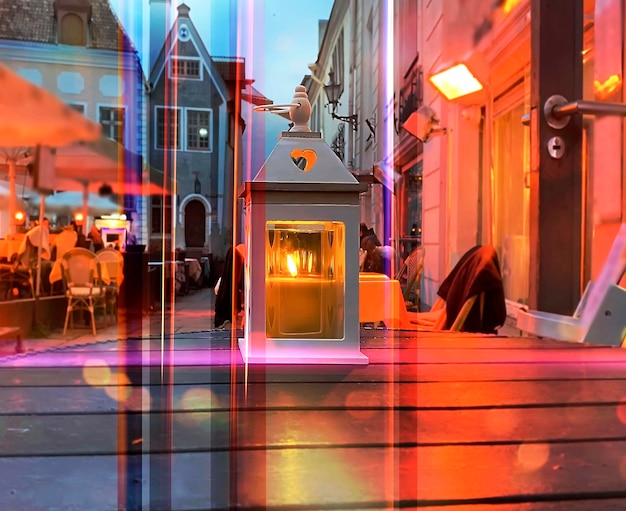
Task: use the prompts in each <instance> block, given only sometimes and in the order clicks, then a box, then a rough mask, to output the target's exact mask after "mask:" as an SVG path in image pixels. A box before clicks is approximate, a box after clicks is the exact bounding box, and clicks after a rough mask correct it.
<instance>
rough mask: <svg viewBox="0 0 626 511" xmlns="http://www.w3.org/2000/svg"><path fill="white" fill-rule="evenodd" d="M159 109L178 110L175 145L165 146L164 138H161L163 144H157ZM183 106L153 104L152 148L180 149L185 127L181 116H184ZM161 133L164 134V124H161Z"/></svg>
mask: <svg viewBox="0 0 626 511" xmlns="http://www.w3.org/2000/svg"><path fill="white" fill-rule="evenodd" d="M159 110H178V116H177V118H178V123H177V127H178V133H177V135H178V139H177V144H176V145H175V146H173V145H171V144H170V145H169V146H167V147H166V146H165V139H164V140H163V144H162V146H159V145H158V142H159V114H158V111H159ZM184 110H185V109H184V108H183V107H180V106H167V105H154V131H153V136H154V149H155V150H156V151H180V150H181V149H182V140H183V137H184V136H185V134H184V132H183V131H184V128H185V120H184V118H183V116H184ZM163 122H164V123H165V117H164V118H163ZM163 133H164V134H165V126H163Z"/></svg>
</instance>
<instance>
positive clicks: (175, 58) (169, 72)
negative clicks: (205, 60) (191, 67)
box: [167, 55, 204, 81]
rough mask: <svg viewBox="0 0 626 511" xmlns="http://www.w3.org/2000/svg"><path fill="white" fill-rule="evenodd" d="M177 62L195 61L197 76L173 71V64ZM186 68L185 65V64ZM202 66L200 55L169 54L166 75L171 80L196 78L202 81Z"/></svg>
mask: <svg viewBox="0 0 626 511" xmlns="http://www.w3.org/2000/svg"><path fill="white" fill-rule="evenodd" d="M177 62H197V63H198V76H188V75H179V74H178V73H174V72H173V71H174V65H175V63H177ZM185 68H187V66H185ZM203 68H204V66H203V65H202V59H201V58H200V57H181V56H174V55H171V56H170V57H169V58H168V64H167V75H168V78H170V79H172V80H196V81H202V80H203V79H204V76H203V75H204V70H203Z"/></svg>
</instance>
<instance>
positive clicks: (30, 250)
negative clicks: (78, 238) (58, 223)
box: [17, 218, 52, 292]
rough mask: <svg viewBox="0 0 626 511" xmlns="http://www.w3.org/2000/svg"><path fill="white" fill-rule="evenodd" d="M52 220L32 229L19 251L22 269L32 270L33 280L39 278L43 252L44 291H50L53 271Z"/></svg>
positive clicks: (45, 219)
mask: <svg viewBox="0 0 626 511" xmlns="http://www.w3.org/2000/svg"><path fill="white" fill-rule="evenodd" d="M49 237H50V220H48V218H44V219H43V222H42V224H41V225H36V226H35V227H33V228H31V229H30V230H29V231H28V232H27V233H26V235H25V236H24V239H23V240H22V244H21V245H20V248H19V249H18V251H17V260H18V262H19V264H20V265H21V266H22V267H25V268H28V269H30V271H31V272H32V275H33V279H36V276H37V261H38V257H39V256H38V253H39V252H41V282H42V289H44V291H47V292H49V291H50V280H49V278H48V276H49V275H50V271H51V270H52V262H51V261H50V242H49Z"/></svg>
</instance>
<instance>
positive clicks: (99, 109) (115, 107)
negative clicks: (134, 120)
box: [97, 103, 127, 146]
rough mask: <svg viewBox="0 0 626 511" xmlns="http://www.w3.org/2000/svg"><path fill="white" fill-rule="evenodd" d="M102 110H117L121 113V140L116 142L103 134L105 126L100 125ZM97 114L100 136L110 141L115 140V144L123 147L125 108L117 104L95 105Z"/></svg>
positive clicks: (124, 139)
mask: <svg viewBox="0 0 626 511" xmlns="http://www.w3.org/2000/svg"><path fill="white" fill-rule="evenodd" d="M103 109H107V110H109V111H112V110H118V111H121V112H122V114H123V116H124V118H123V119H122V137H121V140H117V139H116V138H114V137H110V136H108V135H107V134H106V133H105V125H104V124H102V110H103ZM97 112H98V123H99V124H100V126H101V127H102V135H103V136H105V137H107V138H111V139H112V140H115V141H116V142H117V143H119V144H121V145H123V146H125V145H126V117H127V116H126V106H125V105H119V104H107V103H98V105H97ZM107 126H113V125H112V124H109V125H107Z"/></svg>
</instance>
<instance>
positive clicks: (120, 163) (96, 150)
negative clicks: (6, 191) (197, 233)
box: [0, 137, 174, 196]
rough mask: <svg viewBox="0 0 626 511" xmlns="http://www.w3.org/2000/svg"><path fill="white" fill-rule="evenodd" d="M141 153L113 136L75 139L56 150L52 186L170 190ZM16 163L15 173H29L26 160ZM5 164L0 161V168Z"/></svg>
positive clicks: (5, 168)
mask: <svg viewBox="0 0 626 511" xmlns="http://www.w3.org/2000/svg"><path fill="white" fill-rule="evenodd" d="M141 160H142V158H141V156H140V155H138V154H136V153H133V152H132V151H129V150H128V149H126V148H124V147H123V146H122V145H120V144H119V143H117V142H116V141H115V140H112V139H110V138H106V137H101V138H100V139H98V140H97V141H95V142H84V143H82V142H81V143H75V144H71V145H68V146H65V147H62V148H59V149H58V150H57V152H56V179H55V189H56V190H64V191H81V192H82V191H84V190H85V188H86V189H87V191H88V192H90V193H98V191H99V190H100V188H101V187H102V186H103V185H105V184H106V185H109V186H110V187H111V190H112V193H114V194H117V195H144V196H147V195H161V194H163V193H172V192H173V190H174V182H173V180H172V179H165V176H164V174H163V173H162V172H160V171H159V170H157V169H155V168H153V167H150V166H149V165H146V164H142V163H141ZM21 163H22V164H21V165H17V166H16V174H17V175H18V176H24V175H27V176H28V179H27V183H28V184H29V185H30V184H31V181H30V175H29V174H30V173H29V169H28V165H26V162H25V161H23V162H21ZM133 167H134V168H138V167H141V168H142V173H141V175H139V174H138V173H137V174H136V175H133V173H132V172H129V168H133ZM7 171H8V166H7V165H3V164H0V172H7Z"/></svg>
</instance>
